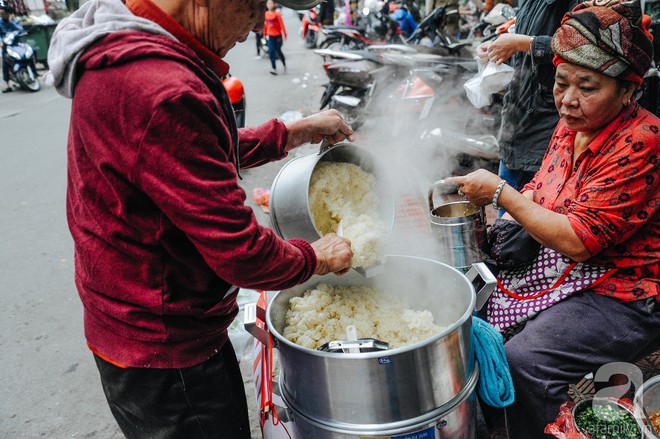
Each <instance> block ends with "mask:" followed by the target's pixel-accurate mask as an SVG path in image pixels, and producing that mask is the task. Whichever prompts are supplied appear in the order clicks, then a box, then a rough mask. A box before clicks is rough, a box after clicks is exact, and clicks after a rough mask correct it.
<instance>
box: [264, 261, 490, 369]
mask: <svg viewBox="0 0 660 439" xmlns="http://www.w3.org/2000/svg"><path fill="white" fill-rule="evenodd" d="M390 258H392V259H396V258H406V259H419V260H423V261H425V262H433V263H435V264H440V265H443V266H445V267H446V268H448V269H451V270H452V271H454V272H455V274H457V275H460V277H462V278H465V281H466V283H467V284H468V285H469V288H470V291H471V297H470V303H469V305H468V307H467V309H466V310H465V311H464V312H463V314H462V315H461V316H460V317H459V318H458V319H457V320H456V321H455V322H454V323H452V324H451V325H450V326H447V327H446V328H445V329H444V330H442V331H441V332H439V333H438V334H436V335H434V336H432V337H429V338H426V339H424V340H422V341H419V342H417V343H413V344H409V345H406V346H401V347H398V348H393V349H388V350H385V351H375V352H361V353H359V354H349V353H342V354H337V353H332V352H324V351H319V350H316V349H310V348H307V347H304V346H301V345H298V344H296V343H293V342H292V341H290V340H288V339H287V338H286V337H284V336H283V335H282V334H280V332H279V331H278V330H276V329H275V328H274V327H273V323H272V320H271V310H272V309H273V308H274V307H273V304H274V303H275V301H276V300H277V299H278V297H279V296H280V295H281V294H282V293H283V291H278V292H277V293H275V295H274V296H273V298H272V299H271V300H270V301H269V302H268V307H267V308H266V327H267V328H268V331H270V333H271V334H272V335H273V337H275V339H276V340H277V343H278V344H279V343H284V344H285V345H287V346H289V347H291V348H294V349H298V350H303V351H304V352H306V353H309V354H311V355H315V356H319V357H326V358H332V359H336V360H342V359H347V360H355V359H360V360H361V359H371V358H381V357H391V356H394V355H400V354H406V353H408V352H410V351H415V350H417V349H419V348H421V347H424V346H427V345H429V344H432V343H433V342H435V341H436V340H439V339H441V338H443V337H446V336H447V335H449V334H451V333H453V332H454V331H456V330H457V329H458V328H460V327H461V326H463V324H465V322H466V321H468V319H470V320H471V318H472V311H473V310H474V308H475V305H476V301H477V298H476V291H475V289H474V286H473V285H472V283H471V282H470V281H469V280H468V279H467V277H466V276H465V274H463V273H462V272H461V271H459V270H457V269H456V268H454V267H452V266H451V265H448V264H445V263H443V262H439V261H436V260H433V259H428V258H422V257H418V256H407V255H388V256H387V259H388V260H390Z"/></svg>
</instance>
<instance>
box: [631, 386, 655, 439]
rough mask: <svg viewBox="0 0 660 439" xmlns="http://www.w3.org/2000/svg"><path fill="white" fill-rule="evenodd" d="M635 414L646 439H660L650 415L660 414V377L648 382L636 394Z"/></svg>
mask: <svg viewBox="0 0 660 439" xmlns="http://www.w3.org/2000/svg"><path fill="white" fill-rule="evenodd" d="M633 403H634V408H633V411H634V414H635V419H636V420H637V425H638V426H639V428H640V429H641V430H642V437H643V438H644V439H660V431H655V430H654V429H653V427H652V426H651V423H650V420H649V415H651V414H653V413H658V412H660V375H656V376H654V377H653V378H651V379H649V380H648V381H646V382H645V383H644V384H643V385H642V386H640V387H639V389H637V391H636V392H635V399H634V402H633Z"/></svg>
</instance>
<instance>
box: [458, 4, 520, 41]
mask: <svg viewBox="0 0 660 439" xmlns="http://www.w3.org/2000/svg"><path fill="white" fill-rule="evenodd" d="M515 17H516V8H513V7H511V6H509V5H508V4H506V3H498V4H496V5H495V6H494V7H493V9H491V10H490V12H488V14H483V13H482V15H481V18H480V19H479V21H478V22H477V23H476V24H475V25H474V26H472V27H471V28H470V31H469V33H468V35H467V39H474V38H481V39H483V40H489V39H492V38H496V37H497V35H499V34H500V33H502V32H504V26H503V27H502V28H501V29H498V28H500V26H501V25H504V24H506V23H508V24H509V25H508V26H510V25H511V24H512V23H513V21H512V20H515ZM508 26H506V28H507V29H508Z"/></svg>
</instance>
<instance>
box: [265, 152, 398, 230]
mask: <svg viewBox="0 0 660 439" xmlns="http://www.w3.org/2000/svg"><path fill="white" fill-rule="evenodd" d="M321 161H327V162H342V163H353V164H355V165H358V166H360V168H362V169H363V170H364V171H366V172H369V173H371V174H373V175H374V176H375V177H376V181H377V190H378V194H377V196H378V198H379V212H378V215H379V217H380V218H381V219H382V220H383V221H384V222H385V224H390V225H391V226H392V227H393V225H394V210H395V209H394V197H393V196H392V192H391V191H389V190H388V187H387V179H386V178H385V176H384V172H383V171H382V167H381V166H379V165H378V161H377V159H376V158H375V156H374V155H373V154H371V153H370V152H369V151H368V150H367V149H366V148H361V147H358V146H356V145H354V144H352V143H346V142H343V143H337V144H335V145H333V146H331V147H329V148H327V149H324V148H322V149H321V151H319V153H318V154H309V155H306V156H301V157H297V158H295V159H293V160H291V161H289V162H288V163H286V164H285V165H284V166H283V167H282V169H280V172H279V173H278V174H277V176H276V177H275V180H274V181H273V185H272V187H271V191H270V220H271V225H272V228H273V230H274V231H275V233H277V235H278V236H280V237H281V238H283V239H292V238H302V239H305V240H307V241H309V242H313V241H316V240H317V239H319V238H320V237H321V233H319V231H318V230H317V228H316V226H315V225H314V219H313V216H312V213H311V210H310V208H309V187H310V182H311V179H312V173H313V172H314V169H316V166H317V165H318V163H319V162H321Z"/></svg>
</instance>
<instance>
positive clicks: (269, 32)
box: [264, 0, 286, 75]
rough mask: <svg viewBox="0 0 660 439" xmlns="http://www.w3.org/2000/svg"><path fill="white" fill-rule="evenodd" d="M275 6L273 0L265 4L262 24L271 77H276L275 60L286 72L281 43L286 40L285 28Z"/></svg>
mask: <svg viewBox="0 0 660 439" xmlns="http://www.w3.org/2000/svg"><path fill="white" fill-rule="evenodd" d="M276 6H277V5H276V3H275V2H274V1H273V0H268V3H267V4H266V7H267V8H268V10H267V11H266V15H265V24H264V35H265V36H266V38H268V55H269V56H270V65H271V67H272V69H271V71H270V74H271V75H277V65H276V62H277V58H279V59H280V61H282V65H283V66H284V71H286V60H285V59H284V54H283V53H282V43H283V42H284V40H286V28H285V27H284V20H282V14H280V13H279V12H278V11H277V10H276Z"/></svg>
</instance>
